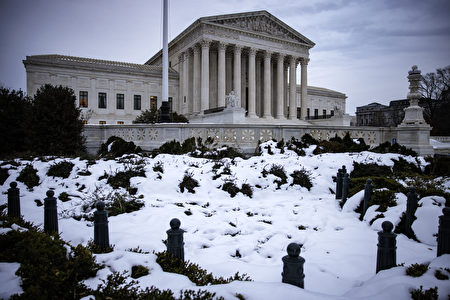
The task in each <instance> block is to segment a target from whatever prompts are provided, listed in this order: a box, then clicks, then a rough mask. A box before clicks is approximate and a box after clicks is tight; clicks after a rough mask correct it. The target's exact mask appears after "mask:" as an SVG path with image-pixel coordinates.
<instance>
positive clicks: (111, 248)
mask: <svg viewBox="0 0 450 300" xmlns="http://www.w3.org/2000/svg"><path fill="white" fill-rule="evenodd" d="M86 249H88V250H89V251H91V252H92V253H95V254H102V253H110V252H113V251H114V245H109V246H108V247H106V248H103V247H100V246H98V245H96V244H95V243H94V240H93V239H89V241H88V242H87V245H86Z"/></svg>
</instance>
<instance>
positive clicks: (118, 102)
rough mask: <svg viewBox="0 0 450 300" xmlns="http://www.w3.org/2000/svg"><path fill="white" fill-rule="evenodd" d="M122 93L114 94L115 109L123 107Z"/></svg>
mask: <svg viewBox="0 0 450 300" xmlns="http://www.w3.org/2000/svg"><path fill="white" fill-rule="evenodd" d="M124 99H125V97H124V95H123V94H117V95H116V108H117V109H123V106H124V105H123V102H124Z"/></svg>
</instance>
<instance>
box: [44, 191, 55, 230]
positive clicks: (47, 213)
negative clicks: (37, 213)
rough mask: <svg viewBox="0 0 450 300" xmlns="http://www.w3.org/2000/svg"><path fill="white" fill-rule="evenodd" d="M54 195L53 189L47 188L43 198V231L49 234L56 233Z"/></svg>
mask: <svg viewBox="0 0 450 300" xmlns="http://www.w3.org/2000/svg"><path fill="white" fill-rule="evenodd" d="M54 195H55V192H54V191H52V190H48V191H47V198H45V199H44V231H45V232H46V233H49V234H52V233H55V232H56V233H58V209H57V207H56V198H55V197H53V196H54Z"/></svg>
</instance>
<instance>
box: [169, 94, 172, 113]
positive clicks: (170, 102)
mask: <svg viewBox="0 0 450 300" xmlns="http://www.w3.org/2000/svg"><path fill="white" fill-rule="evenodd" d="M172 103H173V101H172V97H169V111H170V113H172Z"/></svg>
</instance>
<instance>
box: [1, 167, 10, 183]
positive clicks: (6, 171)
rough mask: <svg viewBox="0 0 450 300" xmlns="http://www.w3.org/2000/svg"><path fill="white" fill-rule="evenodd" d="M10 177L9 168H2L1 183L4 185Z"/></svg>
mask: <svg viewBox="0 0 450 300" xmlns="http://www.w3.org/2000/svg"><path fill="white" fill-rule="evenodd" d="M8 177H9V172H8V169H5V168H0V185H3V184H4V183H5V181H6V179H8Z"/></svg>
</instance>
